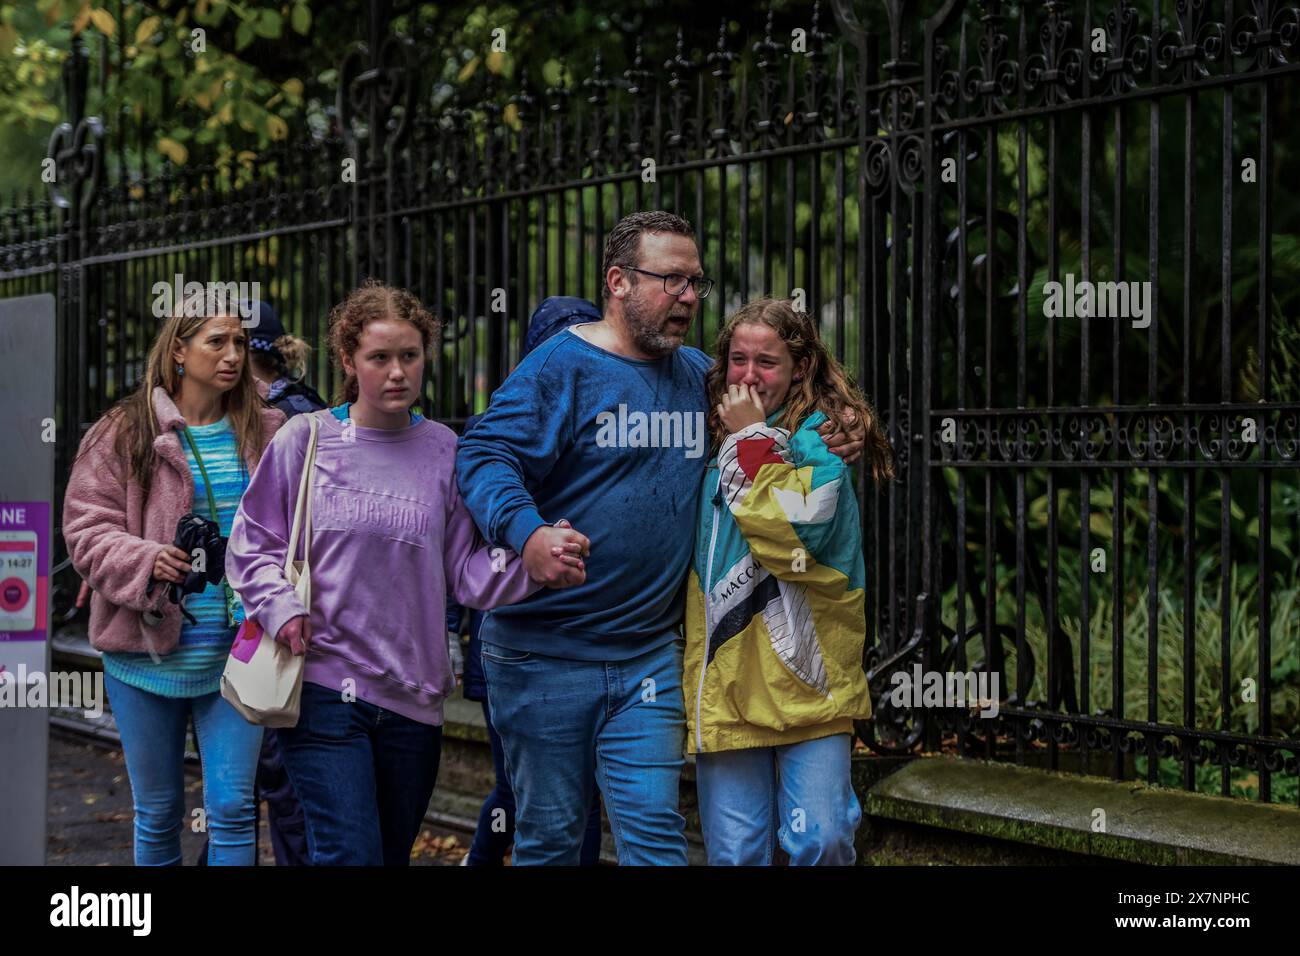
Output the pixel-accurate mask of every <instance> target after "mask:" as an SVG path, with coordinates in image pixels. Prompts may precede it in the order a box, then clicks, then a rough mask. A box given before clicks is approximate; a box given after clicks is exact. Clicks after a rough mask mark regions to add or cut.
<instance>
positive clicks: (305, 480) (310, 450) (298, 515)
mask: <svg viewBox="0 0 1300 956" xmlns="http://www.w3.org/2000/svg"><path fill="white" fill-rule="evenodd" d="M310 421H311V436H310V437H309V438H308V439H307V454H306V455H305V456H304V457H303V461H302V477H301V478H299V479H298V498H297V500H296V501H295V502H294V505H293V530H292V531H290V532H289V549H288V550H287V551H286V552H285V555H284V570H285V571H286V572H288V571H289V570H290V569H292V567H293V562H294V555H296V554H297V553H298V537H299V534H300V533H302V532H303V528H304V526H305V527H306V533H305V535H304V537H303V542H302V551H303V555H302V561H303V567H304V569H305V568H306V567H307V561H308V557H307V554H308V550H309V545H310V542H311V499H312V479H313V478H314V477H315V471H316V432H317V430H318V428H319V427H320V423H319V422H317V420H316V416H315V415H311V416H310Z"/></svg>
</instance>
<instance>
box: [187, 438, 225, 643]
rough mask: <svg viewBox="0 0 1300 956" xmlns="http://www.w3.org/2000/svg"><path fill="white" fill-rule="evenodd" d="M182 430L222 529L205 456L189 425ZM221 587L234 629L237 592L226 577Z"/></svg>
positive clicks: (212, 512) (210, 506) (223, 578)
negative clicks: (224, 593)
mask: <svg viewBox="0 0 1300 956" xmlns="http://www.w3.org/2000/svg"><path fill="white" fill-rule="evenodd" d="M182 429H183V431H184V432H185V440H186V441H187V442H189V444H190V451H192V452H194V460H195V461H197V462H198V463H199V473H200V474H202V475H203V490H204V491H205V492H206V493H207V496H208V513H209V514H210V515H211V517H212V523H213V524H215V525H216V526H217V527H218V528H220V527H221V519H220V518H219V517H218V516H217V499H216V498H215V497H214V496H213V494H212V482H211V481H209V480H208V469H207V468H206V467H204V465H203V456H202V455H200V454H199V443H198V442H196V441H195V440H194V436H193V435H191V434H190V426H189V425H184V426H182ZM221 586H222V588H223V589H224V590H225V592H226V626H227V627H234V626H235V612H234V604H235V592H234V591H232V590H231V589H230V582H229V581H227V580H226V579H225V576H224V575H223V576H222V578H221Z"/></svg>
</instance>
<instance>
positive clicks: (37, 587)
mask: <svg viewBox="0 0 1300 956" xmlns="http://www.w3.org/2000/svg"><path fill="white" fill-rule="evenodd" d="M49 528H50V505H49V502H47V501H4V502H0V641H44V640H45V637H46V635H45V624H46V621H47V617H46V607H47V602H48V600H49V582H50V539H49V534H50V532H49Z"/></svg>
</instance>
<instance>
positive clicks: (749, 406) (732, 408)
mask: <svg viewBox="0 0 1300 956" xmlns="http://www.w3.org/2000/svg"><path fill="white" fill-rule="evenodd" d="M718 417H719V418H721V419H722V424H724V425H726V426H727V430H728V431H729V432H731V433H732V434H733V435H734V434H735V433H736V432H738V431H740V430H742V429H744V428H748V427H749V426H750V425H757V424H758V423H759V422H762V421H764V420H766V418H767V415H766V413H764V411H763V402H762V400H761V399H760V398H759V397H758V392H757V391H755V389H754V386H752V385H728V386H727V394H726V395H723V396H722V402H721V403H720V404H719V405H718Z"/></svg>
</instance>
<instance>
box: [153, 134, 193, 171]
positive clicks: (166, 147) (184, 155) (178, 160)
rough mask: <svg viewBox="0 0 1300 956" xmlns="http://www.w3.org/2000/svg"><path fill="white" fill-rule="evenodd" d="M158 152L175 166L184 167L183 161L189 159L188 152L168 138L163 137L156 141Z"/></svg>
mask: <svg viewBox="0 0 1300 956" xmlns="http://www.w3.org/2000/svg"><path fill="white" fill-rule="evenodd" d="M158 151H159V152H160V153H162V154H163V155H164V156H166V157H167V158H168V159H170V160H171V161H172V162H173V163H175V164H176V165H177V166H183V165H185V160H187V159H188V158H189V155H190V154H189V150H187V149H186V148H185V147H184V146H183V145H181V144H180V143H178V142H176V140H174V139H172V138H171V137H170V136H164V137H163V138H162V139H160V140H158Z"/></svg>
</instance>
